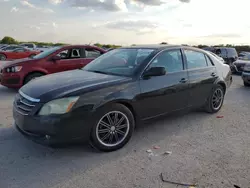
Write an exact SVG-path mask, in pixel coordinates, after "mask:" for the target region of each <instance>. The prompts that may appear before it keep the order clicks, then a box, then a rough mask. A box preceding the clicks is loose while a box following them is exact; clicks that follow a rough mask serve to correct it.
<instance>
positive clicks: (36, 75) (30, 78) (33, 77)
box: [24, 72, 44, 85]
mask: <svg viewBox="0 0 250 188" xmlns="http://www.w3.org/2000/svg"><path fill="white" fill-rule="evenodd" d="M41 76H44V75H43V74H42V73H38V72H37V73H32V74H30V75H28V76H27V77H26V78H25V79H24V85H25V84H27V83H28V82H30V81H31V80H34V79H36V78H38V77H41Z"/></svg>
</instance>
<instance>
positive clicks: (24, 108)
mask: <svg viewBox="0 0 250 188" xmlns="http://www.w3.org/2000/svg"><path fill="white" fill-rule="evenodd" d="M35 100H37V99H34V100H32V98H28V97H27V96H26V95H24V94H22V93H19V94H17V96H16V99H15V105H16V107H17V110H18V112H19V113H21V114H23V115H29V113H31V112H32V110H33V108H34V107H35V106H36V104H38V102H36V101H35Z"/></svg>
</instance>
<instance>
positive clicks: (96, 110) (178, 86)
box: [13, 45, 232, 151]
mask: <svg viewBox="0 0 250 188" xmlns="http://www.w3.org/2000/svg"><path fill="white" fill-rule="evenodd" d="M231 82H232V75H231V71H230V68H229V66H228V65H226V64H223V63H222V62H221V61H220V60H218V59H217V58H215V57H214V56H213V55H211V54H209V53H208V52H206V51H204V50H200V49H197V48H192V47H187V46H174V45H155V46H154V45H147V46H133V47H127V48H125V47H124V48H119V49H114V50H111V51H109V52H107V53H106V54H104V55H102V56H100V57H98V58H97V59H95V60H93V61H92V62H91V63H89V64H88V65H86V66H85V67H84V68H81V69H78V70H72V71H66V72H63V73H56V74H51V75H47V76H44V77H40V78H37V79H35V80H32V81H31V82H29V83H28V84H27V85H24V86H23V87H22V88H21V89H20V90H19V93H18V94H17V95H16V97H15V101H14V106H13V116H14V120H15V125H16V128H17V130H19V131H20V132H21V133H22V134H24V135H25V136H27V137H28V138H31V139H32V140H34V141H37V142H40V143H46V144H49V145H53V144H57V143H61V142H71V141H72V140H75V141H78V140H79V141H80V140H82V141H83V140H84V141H89V142H90V143H91V144H92V145H93V146H94V147H95V148H97V149H99V150H102V151H114V150H117V149H119V148H121V147H123V146H124V145H125V144H126V143H127V142H128V141H129V139H130V138H131V136H132V134H133V131H134V128H135V127H136V125H137V124H138V122H139V121H144V120H148V119H151V118H156V117H158V116H162V115H165V114H168V113H170V112H173V111H178V110H182V109H186V108H200V107H202V108H203V109H204V110H205V111H207V112H209V113H216V112H218V111H219V110H220V109H221V107H222V105H223V100H224V95H225V93H226V91H227V88H228V87H229V86H230V84H231Z"/></svg>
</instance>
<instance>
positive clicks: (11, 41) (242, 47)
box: [0, 36, 250, 52]
mask: <svg viewBox="0 0 250 188" xmlns="http://www.w3.org/2000/svg"><path fill="white" fill-rule="evenodd" d="M0 43H1V44H21V43H34V44H36V45H37V46H61V45H66V44H65V43H52V42H36V41H29V42H24V41H22V42H21V41H17V40H15V39H14V38H12V37H10V36H5V37H3V39H2V40H0ZM160 44H168V43H167V42H161V43H160ZM90 45H91V44H90ZM93 45H95V46H98V47H100V48H119V47H121V45H114V44H100V43H95V44H93ZM183 45H184V46H188V45H187V44H183ZM132 46H135V44H132ZM194 47H197V48H204V47H208V46H207V45H202V44H200V45H198V46H194ZM213 47H230V48H235V49H236V50H237V52H241V51H247V52H250V46H249V45H232V44H226V45H224V44H219V45H214V46H213Z"/></svg>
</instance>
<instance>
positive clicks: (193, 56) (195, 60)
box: [184, 50, 207, 69]
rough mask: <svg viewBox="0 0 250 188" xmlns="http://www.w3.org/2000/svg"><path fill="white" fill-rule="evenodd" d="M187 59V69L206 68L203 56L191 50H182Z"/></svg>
mask: <svg viewBox="0 0 250 188" xmlns="http://www.w3.org/2000/svg"><path fill="white" fill-rule="evenodd" d="M184 51H185V55H186V58H187V66H188V69H195V68H202V67H207V61H206V58H205V55H204V54H203V53H201V52H197V51H193V50H184Z"/></svg>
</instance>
